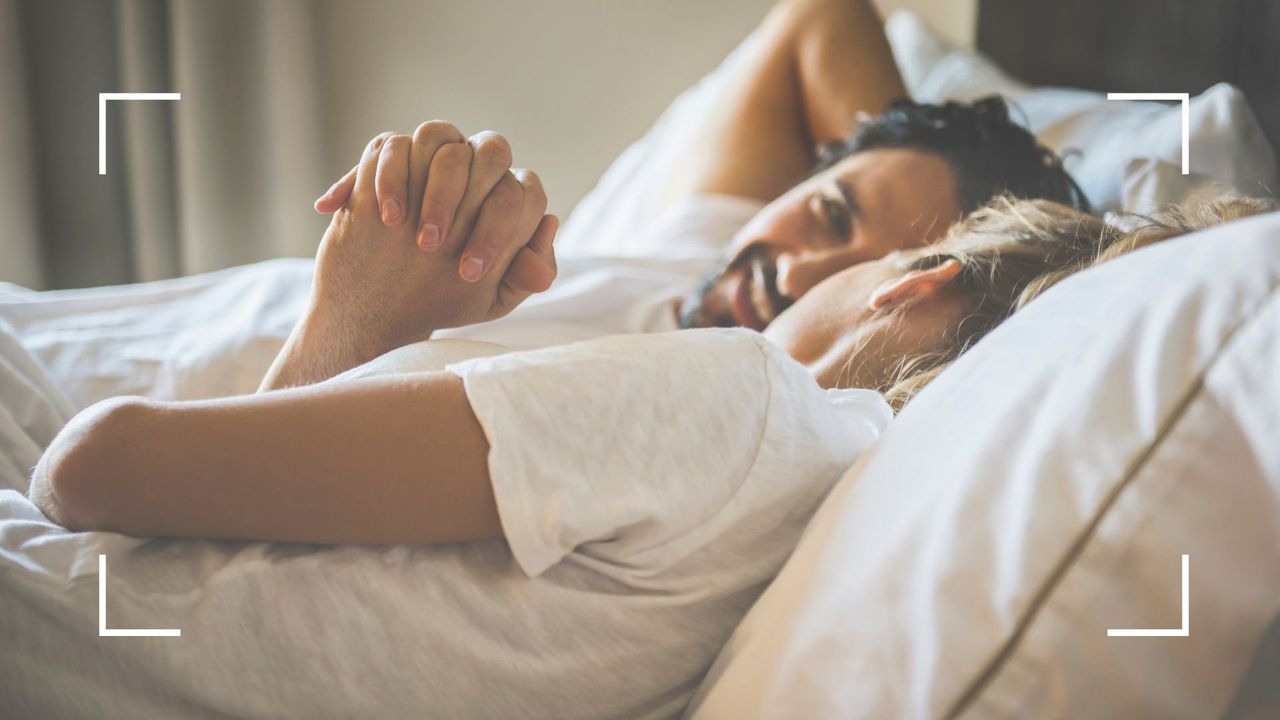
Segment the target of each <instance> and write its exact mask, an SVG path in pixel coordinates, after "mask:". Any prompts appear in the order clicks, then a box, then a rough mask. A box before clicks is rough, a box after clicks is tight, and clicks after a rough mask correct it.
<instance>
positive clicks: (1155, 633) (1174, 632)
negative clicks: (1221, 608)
mask: <svg viewBox="0 0 1280 720" xmlns="http://www.w3.org/2000/svg"><path fill="white" fill-rule="evenodd" d="M1190 577H1191V556H1190V555H1185V554H1184V555H1183V556H1182V627H1176V628H1161V629H1152V630H1147V629H1126V628H1120V629H1117V628H1108V629H1107V637H1187V636H1189V635H1191V597H1190V593H1189V592H1188V588H1189V586H1190Z"/></svg>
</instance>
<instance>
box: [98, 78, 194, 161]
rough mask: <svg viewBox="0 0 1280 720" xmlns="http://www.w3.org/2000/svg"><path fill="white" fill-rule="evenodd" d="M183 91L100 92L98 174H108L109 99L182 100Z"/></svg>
mask: <svg viewBox="0 0 1280 720" xmlns="http://www.w3.org/2000/svg"><path fill="white" fill-rule="evenodd" d="M181 99H182V93H98V174H99V175H106V174H107V101H108V100H181Z"/></svg>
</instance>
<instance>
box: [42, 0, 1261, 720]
mask: <svg viewBox="0 0 1280 720" xmlns="http://www.w3.org/2000/svg"><path fill="white" fill-rule="evenodd" d="M760 32H761V33H762V40H763V42H762V43H761V44H760V45H759V46H758V57H755V58H753V59H752V60H753V61H752V62H750V63H747V65H746V69H745V70H744V71H743V76H742V77H740V78H738V79H737V80H738V82H737V83H736V88H737V90H736V91H735V94H734V95H733V96H732V97H730V98H727V99H726V101H725V102H724V103H723V105H722V107H721V112H720V113H719V114H718V115H717V116H716V117H713V118H709V119H708V120H707V127H706V128H705V131H706V132H705V133H704V135H705V142H704V143H703V144H701V145H700V146H699V149H698V150H697V151H695V152H694V153H693V154H692V155H691V157H689V158H688V169H687V172H684V173H681V176H680V178H679V179H678V181H677V182H673V184H672V188H671V194H672V196H673V198H674V199H673V200H672V202H682V201H684V200H681V198H686V199H687V198H699V197H704V196H709V195H732V196H739V197H746V198H754V199H757V200H761V201H769V204H768V205H767V206H766V207H765V208H764V209H762V210H761V211H760V212H759V213H758V214H757V215H756V216H755V217H754V218H753V219H752V220H751V221H750V222H749V223H748V224H747V225H746V226H745V227H744V228H743V229H742V230H741V232H740V233H739V234H738V235H737V236H736V238H735V240H734V242H733V244H732V245H731V247H730V248H729V250H728V252H727V253H726V255H725V259H724V260H723V261H721V262H718V263H716V264H715V265H714V266H713V268H712V269H711V270H710V271H709V272H708V274H707V279H706V280H705V281H704V282H703V283H702V284H701V285H700V286H699V287H698V288H697V289H696V290H694V291H693V292H692V293H691V294H689V296H688V297H687V298H685V299H684V301H683V302H680V303H679V304H678V305H672V306H670V307H668V308H667V309H666V310H665V312H667V314H668V315H669V317H670V319H671V321H672V323H673V324H674V323H675V320H676V319H677V318H678V319H679V321H680V324H681V325H682V326H683V327H686V328H690V329H685V330H680V331H675V332H670V333H658V334H651V335H625V336H615V337H606V338H601V339H598V340H594V341H590V342H586V343H582V344H577V345H570V346H563V347H552V348H547V349H544V350H537V351H531V352H523V353H506V352H504V349H503V348H501V347H497V346H493V345H488V344H479V343H469V342H459V341H440V340H433V339H431V337H432V335H433V333H435V332H436V331H438V330H442V329H445V328H459V327H465V326H468V325H470V324H473V323H481V322H485V321H488V320H492V319H494V318H497V317H500V316H503V315H505V314H507V313H510V312H511V311H512V310H513V309H515V308H516V307H517V306H518V305H520V304H521V303H522V301H524V300H525V299H526V298H528V297H529V296H530V295H531V294H534V293H538V292H541V291H543V290H546V289H547V288H548V287H549V286H550V285H551V283H552V281H553V279H554V278H555V274H556V260H555V254H554V250H553V243H552V241H553V237H554V235H555V232H556V228H557V223H556V220H555V219H554V218H553V217H551V216H546V215H544V212H545V207H546V199H545V196H544V194H543V191H542V188H541V186H540V183H539V181H538V179H537V177H536V175H534V174H533V173H531V172H527V171H524V170H511V169H510V165H511V152H510V148H509V147H508V146H507V144H506V142H505V140H503V139H502V138H501V137H500V136H497V135H494V134H492V133H482V134H480V135H477V136H473V137H472V138H470V139H467V138H465V137H464V136H463V135H462V134H461V133H460V132H458V131H457V129H456V128H454V127H453V126H451V125H448V124H447V123H440V122H433V123H426V124H424V125H423V126H421V127H420V128H419V129H418V131H417V132H415V133H414V134H413V135H412V136H404V135H393V134H384V135H380V136H378V137H377V138H375V139H374V140H373V141H372V142H371V143H370V144H369V146H368V147H367V148H366V150H365V153H364V155H363V157H362V158H361V160H360V162H359V164H358V165H357V167H356V168H355V169H354V170H353V171H352V172H351V174H349V175H348V176H347V177H346V178H344V179H342V180H340V181H339V182H338V183H337V184H335V186H334V187H333V188H332V189H331V190H330V191H329V192H328V193H326V194H325V196H323V197H322V198H321V199H320V200H319V201H318V203H317V207H318V209H321V210H323V211H326V212H335V215H334V218H333V220H332V222H331V224H330V227H329V229H328V231H327V232H326V234H325V237H324V239H323V242H322V244H321V247H320V250H319V253H318V255H317V258H316V274H315V278H314V283H313V287H312V295H311V302H310V305H309V307H308V309H307V311H306V313H305V316H304V317H303V318H302V319H301V320H300V321H299V323H298V325H297V327H296V329H295V332H294V334H293V335H292V336H291V338H290V339H289V341H288V343H287V344H286V346H285V348H284V350H283V351H282V352H281V353H280V355H279V357H278V358H277V360H276V363H275V364H274V365H273V366H272V368H271V369H270V371H269V372H268V373H267V376H266V377H265V379H264V381H263V385H262V388H261V391H260V392H259V393H258V394H255V395H248V396H240V397H228V398H222V399H216V400H208V401H199V402H159V401H150V400H144V399H140V398H120V399H114V400H108V401H105V402H102V403H99V404H97V405H95V406H93V407H90V408H89V409H87V410H85V411H84V412H83V413H81V414H80V415H79V416H77V417H76V418H75V419H74V420H73V421H72V422H71V423H70V424H68V426H67V427H66V428H65V429H64V430H63V431H62V432H61V434H60V435H59V436H58V438H57V439H56V440H55V441H54V442H53V443H52V445H51V446H50V447H49V449H48V450H47V452H46V453H45V455H44V457H43V458H42V460H41V461H40V464H39V465H38V467H37V469H36V472H35V476H34V478H33V480H32V484H31V490H30V495H31V497H32V499H33V501H35V502H36V503H37V504H38V505H39V507H40V508H41V509H42V510H43V511H44V512H45V514H46V515H47V516H48V517H49V518H50V519H52V520H55V521H57V522H59V523H61V524H64V525H66V526H68V527H70V528H73V529H78V530H91V529H92V530H109V531H115V532H121V533H126V534H131V535H144V536H148V535H171V536H183V537H198V538H229V539H255V540H273V541H297V542H313V543H370V544H387V543H412V544H440V552H439V553H438V554H435V555H432V556H431V558H429V559H428V560H427V561H428V562H436V563H439V565H440V577H441V578H442V582H449V583H451V586H450V591H449V592H448V593H445V594H440V593H436V594H434V595H433V598H432V599H430V600H427V599H425V598H424V603H429V606H424V608H423V611H424V612H430V613H433V614H434V616H438V617H439V619H440V623H441V626H442V627H449V626H450V624H451V623H456V624H457V626H458V627H467V626H480V627H483V628H484V629H485V636H484V637H466V638H457V642H456V643H453V644H449V645H447V646H442V647H441V648H440V655H439V658H438V663H439V664H438V667H437V668H436V670H437V672H438V675H437V676H435V677H432V678H430V679H424V682H429V683H430V684H432V685H433V686H434V687H437V688H439V689H440V693H441V694H442V695H447V694H448V693H449V689H450V688H463V687H490V688H506V689H508V690H509V692H503V693H492V694H487V693H462V694H463V695H465V697H451V698H447V699H446V698H442V699H441V705H440V707H441V708H444V709H442V710H441V714H442V715H449V714H450V712H448V711H446V710H447V708H449V707H453V708H455V709H458V710H459V711H462V709H465V711H466V712H469V713H470V714H472V715H477V716H479V715H484V716H491V715H493V716H497V715H523V716H538V717H571V716H580V715H600V716H637V717H639V716H650V715H652V716H664V717H665V716H669V715H671V714H672V713H674V712H678V711H679V708H680V707H682V705H683V702H685V701H687V699H688V697H689V695H690V693H692V691H693V689H694V687H695V686H696V683H697V680H698V678H699V676H700V674H701V673H702V672H704V671H705V669H706V667H707V666H708V664H709V663H710V661H711V659H712V658H713V657H714V655H715V653H716V652H717V651H718V650H719V648H720V646H721V644H722V643H723V642H724V640H725V639H726V638H727V637H728V635H729V633H730V632H731V631H732V628H733V627H734V625H735V624H736V623H737V621H738V619H739V618H740V617H741V615H742V614H743V613H744V612H745V611H746V609H747V608H748V607H749V606H750V604H751V602H752V601H753V599H754V597H755V595H756V594H758V592H759V591H760V590H761V589H762V588H763V586H764V585H765V584H766V583H767V582H768V581H769V580H770V578H771V577H772V576H773V574H774V573H776V572H777V570H778V569H779V567H780V566H781V564H782V562H783V561H784V560H785V559H786V557H787V555H788V554H789V552H790V550H791V548H792V547H793V546H794V544H795V542H796V541H797V539H798V537H799V534H800V532H801V531H802V529H803V528H804V526H805V523H806V522H807V520H808V517H809V515H810V514H811V513H812V512H813V510H814V509H815V508H816V507H817V504H818V503H819V502H820V501H821V499H822V497H823V496H824V494H825V493H826V491H827V490H828V489H829V488H830V487H831V485H832V484H833V483H834V482H835V480H836V479H837V478H838V477H839V475H840V474H841V473H842V472H843V471H844V470H845V468H847V467H848V466H849V465H850V464H851V463H852V462H853V461H854V460H855V459H856V458H857V456H858V455H859V454H860V453H861V452H862V451H863V450H865V449H866V448H867V447H868V446H869V445H870V444H871V442H872V441H873V440H874V439H875V437H876V436H877V434H878V433H879V432H880V431H881V429H882V428H883V427H884V426H885V425H886V424H887V422H888V421H889V419H890V418H891V416H892V411H891V409H890V405H892V406H893V407H900V406H901V405H902V404H903V403H905V402H906V401H907V400H908V399H909V398H910V397H911V395H912V394H913V393H914V392H916V391H918V390H919V389H920V388H921V387H922V386H923V385H924V384H925V383H927V382H928V381H929V380H930V379H932V378H933V377H934V376H935V375H936V374H937V373H938V372H940V371H941V370H942V369H943V368H945V367H946V365H947V364H948V363H949V362H950V361H952V360H953V359H954V358H956V357H957V356H959V355H960V354H961V353H963V352H964V351H965V350H966V349H967V348H968V347H970V346H971V345H972V344H973V343H974V342H976V341H977V340H979V339H980V338H981V337H983V336H984V335H985V334H986V333H987V332H989V331H990V330H991V329H992V328H993V327H995V326H996V325H997V324H999V323H1000V322H1001V321H1002V320H1004V319H1005V318H1006V317H1008V316H1009V315H1010V314H1011V313H1013V312H1015V311H1016V310H1017V309H1018V308H1020V307H1021V306H1022V305H1024V304H1025V303H1027V302H1028V301H1029V300H1031V299H1032V298H1034V297H1035V296H1036V295H1037V294H1039V293H1040V292H1042V291H1044V290H1045V289H1046V288H1047V287H1049V286H1050V285H1051V284H1053V283H1054V282H1056V281H1057V280H1059V279H1061V278H1062V277H1064V276H1066V275H1069V274H1070V273H1073V272H1076V271H1078V270H1081V269H1083V268H1086V267H1088V266H1090V265H1092V264H1094V263H1096V262H1098V261H1099V260H1101V259H1106V258H1108V257H1111V256H1113V255H1115V254H1118V253H1120V252H1124V251H1126V250H1128V249H1131V248H1133V247H1136V246H1138V245H1142V244H1146V243H1148V242H1151V241H1154V240H1158V239H1161V238H1163V237H1166V236H1168V235H1170V234H1174V233H1176V232H1181V231H1184V230H1186V229H1188V228H1191V227H1195V226H1196V225H1197V224H1198V223H1202V222H1203V221H1200V220H1194V219H1192V220H1188V219H1186V218H1181V217H1180V216H1170V217H1169V218H1166V220H1167V222H1165V223H1164V224H1161V223H1152V224H1151V225H1149V226H1148V227H1147V228H1146V229H1144V230H1139V231H1136V232H1131V233H1124V232H1121V231H1119V230H1117V229H1116V228H1114V227H1111V226H1108V225H1105V224H1104V223H1102V222H1101V221H1099V220H1097V219H1095V218H1093V217H1092V216H1090V215H1088V214H1086V213H1084V212H1082V211H1081V209H1082V208H1083V207H1084V205H1085V202H1084V199H1083V197H1082V196H1081V195H1080V193H1079V191H1078V189H1077V188H1076V187H1075V185H1074V183H1073V182H1072V181H1071V180H1070V178H1069V177H1068V176H1067V175H1066V173H1065V172H1063V170H1062V168H1061V165H1060V163H1059V162H1058V161H1057V159H1056V158H1055V157H1054V156H1053V155H1052V153H1050V152H1049V151H1047V150H1045V149H1043V148H1041V147H1039V146H1038V145H1037V144H1036V142H1035V140H1034V138H1033V137H1032V136H1030V135H1029V134H1028V133H1026V132H1025V131H1024V130H1022V129H1020V128H1018V127H1017V126H1016V125H1014V124H1013V123H1011V122H1010V121H1009V119H1008V114H1007V110H1006V108H1005V107H1004V105H1003V103H1002V102H1000V101H999V100H987V101H983V102H979V103H977V104H975V105H972V106H966V105H953V104H949V105H946V106H926V105H917V104H913V103H910V102H905V101H897V102H892V103H891V102H890V99H891V98H893V97H895V96H898V95H901V94H902V93H903V90H902V86H901V81H900V79H899V78H898V77H897V73H896V70H895V69H894V67H893V64H892V60H891V59H890V58H889V57H888V51H887V47H886V46H885V43H884V38H883V35H882V33H881V31H880V28H879V25H878V23H877V22H876V20H875V17H874V14H873V12H872V11H871V10H870V9H869V7H868V6H866V5H865V4H864V3H843V2H842V3H835V2H822V1H819V0H812V1H808V2H792V3H785V4H783V5H782V6H780V7H779V8H778V9H777V10H776V11H775V12H774V13H773V14H771V15H770V17H769V18H768V19H767V20H766V22H765V25H764V27H762V28H761V31H760ZM783 100H785V102H783ZM865 112H879V113H880V114H879V115H878V116H876V117H866V116H864V115H862V113H865ZM851 123H856V129H855V131H854V133H853V134H852V135H851V136H850V137H849V139H848V140H840V138H841V137H842V135H843V133H844V132H845V130H846V129H847V128H848V127H849V126H850V124H851ZM815 146H821V147H822V148H823V150H822V151H821V152H817V151H814V150H811V148H813V147H815ZM819 156H820V160H819ZM815 163H817V169H816V170H812V168H813V166H814V164H815ZM1002 193H1003V194H1004V195H1001V196H1000V197H998V198H996V199H992V198H993V197H994V196H997V195H1000V194H1002ZM1015 197H1016V198H1028V199H1023V200H1016V199H1013V198H1015ZM1035 198H1038V199H1035ZM1055 201H1057V202H1055ZM1058 203H1067V204H1066V205H1064V204H1058ZM1072 205H1074V206H1075V207H1074V208H1073V207H1071V206H1072ZM1252 207H1253V206H1251V205H1249V204H1247V203H1243V202H1231V203H1225V204H1220V205H1218V206H1214V208H1212V210H1213V211H1214V212H1217V213H1218V214H1219V216H1218V217H1215V218H1213V219H1221V218H1222V217H1224V216H1230V215H1232V214H1237V213H1241V212H1248V211H1250V210H1251V209H1252ZM958 218H963V219H961V220H960V222H958V223H956V224H954V225H953V221H955V220H957V219H958ZM948 228H949V229H948ZM518 315H519V313H517V314H516V316H515V317H518ZM712 326H719V327H712ZM733 326H743V327H744V328H745V329H734V327H733ZM886 399H887V401H888V402H887V403H886ZM486 541H487V542H486ZM477 548H479V549H477ZM477 553H481V554H482V555H483V557H480V555H477ZM462 558H466V562H461V560H460V559H462ZM468 623H471V625H468ZM575 687H581V688H588V689H589V692H587V693H586V694H588V695H590V696H591V697H593V698H594V699H593V700H592V702H593V703H596V705H595V706H593V707H592V708H584V707H582V706H581V705H580V700H579V698H581V697H583V696H584V695H583V693H576V692H575V690H574V688H575ZM601 698H603V699H601ZM600 703H605V704H603V705H601V704H600Z"/></svg>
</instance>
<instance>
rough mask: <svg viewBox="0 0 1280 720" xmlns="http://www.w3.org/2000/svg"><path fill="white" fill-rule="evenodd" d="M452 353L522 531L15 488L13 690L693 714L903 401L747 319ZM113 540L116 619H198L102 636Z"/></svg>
mask: <svg viewBox="0 0 1280 720" xmlns="http://www.w3.org/2000/svg"><path fill="white" fill-rule="evenodd" d="M446 344H447V345H449V344H448V343H446ZM457 346H458V343H456V342H454V343H452V347H454V348H456V347H457ZM418 369H425V368H421V367H420V368H418ZM448 369H449V370H450V371H451V372H453V373H455V374H457V375H458V376H460V377H461V378H462V379H463V382H464V385H465V387H466V392H467V397H468V399H469V400H470V402H471V405H472V407H473V409H474V410H475V413H476V416H477V418H478V419H479V421H480V424H481V426H482V427H483V428H484V431H485V434H486V436H487V437H488V438H489V442H490V444H491V451H490V455H489V471H490V475H491V477H492V482H493V487H494V494H495V497H496V499H497V503H498V510H499V514H500V517H501V522H502V527H503V530H504V533H505V535H506V538H507V539H506V542H502V541H498V542H476V543H461V544H454V545H436V546H429V547H413V548H410V547H396V548H360V547H352V546H343V547H334V548H323V549H315V548H307V547H303V546H281V545H270V544H261V543H259V544H250V545H242V544H235V543H208V542H197V541H164V540H157V541H150V542H149V543H147V544H145V545H141V542H140V541H136V540H131V539H128V538H123V537H121V536H118V535H112V534H109V533H89V534H71V533H67V532H65V531H63V530H61V529H60V528H56V527H54V526H52V525H49V524H48V523H47V522H44V521H43V518H40V517H39V513H38V512H36V511H35V510H34V508H31V507H30V506H29V505H26V506H25V508H24V506H23V504H24V503H25V500H21V499H20V498H18V497H17V496H16V494H15V493H13V492H12V491H0V518H3V519H0V540H3V542H0V599H2V600H0V602H2V603H3V605H4V607H3V608H0V638H3V639H4V640H5V642H0V697H5V698H6V699H7V701H8V703H9V707H10V708H11V709H14V710H15V711H16V712H17V714H18V715H24V714H30V713H35V712H37V711H38V712H39V713H43V714H46V715H51V716H53V715H58V716H62V715H69V714H74V713H76V712H79V711H80V710H82V709H84V708H93V709H94V714H95V715H97V716H100V717H142V716H158V717H159V716H164V717H170V716H174V717H176V716H184V715H187V714H190V713H196V714H209V715H221V714H226V715H232V716H236V717H265V716H282V715H288V716H292V717H356V716H363V715H377V716H382V717H431V718H437V717H438V718H458V717H467V718H471V717H475V718H557V719H561V720H569V719H572V718H667V717H672V716H674V715H676V714H677V713H679V712H680V710H681V709H682V708H683V707H684V705H685V704H686V703H687V702H688V700H689V699H690V697H691V696H692V694H693V692H694V690H695V688H696V687H697V685H698V682H699V680H700V678H701V676H702V674H703V673H704V672H705V671H706V669H707V667H708V666H709V665H710V663H711V662H712V660H713V659H714V657H715V655H716V653H717V652H718V651H719V650H720V648H721V646H722V644H723V643H724V642H725V641H726V640H727V638H728V637H729V635H730V633H731V632H732V630H733V628H734V627H735V626H736V625H737V623H738V621H739V620H740V619H741V617H742V615H743V614H744V613H745V612H746V610H747V609H748V608H749V607H750V606H751V604H752V603H753V601H754V600H755V598H756V597H757V595H758V594H759V593H760V592H761V591H762V590H763V588H764V586H765V584H766V583H768V582H769V580H770V579H771V578H772V577H773V576H774V574H775V573H776V572H777V571H778V569H779V568H780V567H781V565H782V563H783V562H784V561H785V560H786V558H787V556H788V555H789V554H790V553H791V550H792V548H793V547H794V546H795V544H796V543H797V541H798V539H799V536H800V533H801V532H802V530H803V528H804V527H805V525H806V524H807V522H808V520H809V517H810V515H811V514H812V512H813V511H814V510H815V508H816V507H817V505H818V504H819V502H820V501H821V500H822V498H823V497H824V496H825V495H826V493H827V492H828V490H829V489H830V488H831V487H832V485H833V484H834V483H835V482H836V480H837V479H838V478H839V477H840V476H841V474H842V473H843V472H844V470H845V469H846V468H847V467H848V466H849V465H850V464H851V463H852V462H853V461H854V460H855V459H856V458H857V457H858V455H859V454H861V453H862V452H863V451H864V450H865V449H866V448H867V447H868V446H869V445H870V444H871V443H872V441H873V440H874V439H875V438H876V437H877V436H878V434H879V432H880V431H881V429H882V428H883V427H884V426H885V425H886V424H887V423H888V422H889V419H890V417H891V412H890V410H889V408H888V406H887V405H886V404H885V402H884V401H883V399H881V397H880V396H879V395H878V394H877V393H874V392H871V391H865V390H823V389H821V388H820V387H819V386H818V385H817V383H816V382H815V381H814V378H813V376H812V375H811V374H810V373H809V372H808V371H807V370H806V369H805V368H804V367H802V366H801V365H799V364H798V363H796V362H795V361H794V360H792V359H791V358H790V357H789V356H787V355H786V354H785V353H783V352H782V351H780V350H779V349H777V348H776V347H775V346H773V345H772V344H770V343H769V342H768V341H767V340H765V339H764V338H763V337H762V336H761V335H759V334H757V333H754V332H751V331H748V330H736V329H735V330H688V331H680V332H672V333H659V334H652V335H629V336H616V337H608V338H602V339H598V340H594V341H589V342H586V343H580V344H576V345H569V346H561V347H554V348H546V349H542V350H535V351H528V352H521V353H510V354H503V355H495V356H490V357H481V358H475V359H470V360H463V361H460V362H455V363H454V364H451V365H449V366H448ZM370 471H371V472H376V467H371V468H370ZM15 540H16V541H17V542H16V544H11V542H12V541H15ZM98 552H106V553H109V555H110V558H111V570H110V573H111V574H110V581H109V583H108V587H107V591H106V593H107V596H108V598H109V600H108V607H109V610H110V618H111V621H110V626H111V627H161V628H164V627H173V628H180V629H181V630H182V636H181V637H180V638H152V639H145V638H105V639H102V638H97V637H95V636H94V635H95V632H94V628H95V623H94V620H95V615H96V607H97V572H96V563H95V562H94V561H95V559H96V553H98ZM131 641H132V642H131ZM51 667H57V668H58V673H52V674H51V673H49V672H48V671H47V668H51ZM65 678H77V681H75V682H66V681H65V680H64V679H65ZM90 680H91V681H90Z"/></svg>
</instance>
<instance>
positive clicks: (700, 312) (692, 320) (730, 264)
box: [680, 252, 745, 330]
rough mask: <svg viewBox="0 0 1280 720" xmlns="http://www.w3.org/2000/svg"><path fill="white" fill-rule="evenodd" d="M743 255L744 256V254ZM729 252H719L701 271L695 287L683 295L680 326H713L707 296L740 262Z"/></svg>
mask: <svg viewBox="0 0 1280 720" xmlns="http://www.w3.org/2000/svg"><path fill="white" fill-rule="evenodd" d="M744 257H745V256H744ZM735 259H736V258H735V257H734V256H733V255H730V254H729V253H727V252H726V253H721V255H720V257H718V258H716V259H715V261H713V262H712V263H711V266H710V267H708V268H707V271H706V272H705V273H703V275H702V279H701V280H699V281H698V285H697V287H695V288H694V289H693V290H692V291H690V292H689V294H688V295H685V296H684V300H682V301H681V302H680V328H681V329H684V330H688V329H689V328H701V327H714V326H715V322H714V318H711V317H707V312H708V311H707V307H706V303H707V296H708V295H710V294H711V291H712V290H713V289H715V286H716V284H717V283H719V282H720V279H721V278H723V277H724V276H725V275H726V274H728V273H729V272H730V271H732V270H733V269H734V268H735V267H737V266H738V265H739V264H740V263H738V262H735Z"/></svg>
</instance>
